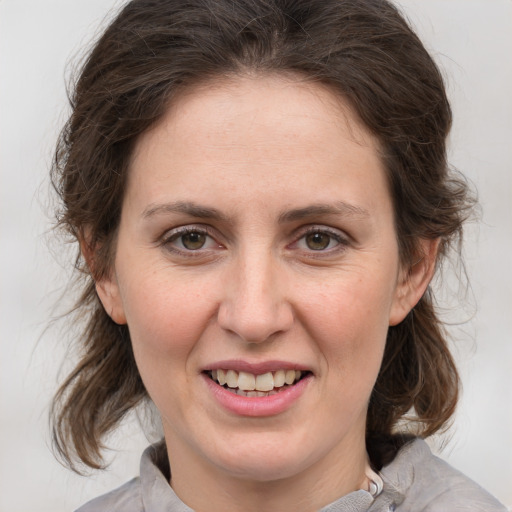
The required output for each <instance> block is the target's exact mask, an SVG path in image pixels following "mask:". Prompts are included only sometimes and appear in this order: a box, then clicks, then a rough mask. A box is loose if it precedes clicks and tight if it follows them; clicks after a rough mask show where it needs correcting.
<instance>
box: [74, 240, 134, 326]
mask: <svg viewBox="0 0 512 512" xmlns="http://www.w3.org/2000/svg"><path fill="white" fill-rule="evenodd" d="M80 251H81V252H82V256H83V257H84V259H85V261H86V263H87V266H88V267H89V272H90V273H91V275H92V277H93V279H94V283H95V286H96V293H97V294H98V297H99V298H100V301H101V303H102V304H103V308H104V309H105V311H106V312H107V314H108V315H109V316H110V318H112V320H113V321H114V322H115V323H116V324H119V325H124V324H126V316H125V314H124V307H123V302H122V299H121V293H120V290H119V284H118V282H117V277H116V275H115V269H109V270H108V273H107V274H105V275H103V276H102V277H98V278H97V277H96V276H97V271H96V270H97V269H96V265H95V257H96V248H94V247H93V246H92V245H91V244H90V243H89V242H88V241H87V235H82V236H81V237H80Z"/></svg>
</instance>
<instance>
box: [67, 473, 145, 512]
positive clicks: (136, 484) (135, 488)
mask: <svg viewBox="0 0 512 512" xmlns="http://www.w3.org/2000/svg"><path fill="white" fill-rule="evenodd" d="M143 511H144V507H143V504H142V494H141V485H140V479H139V478H134V479H133V480H130V481H129V482H127V483H125V484H124V485H123V486H121V487H119V488H117V489H115V490H113V491H111V492H109V493H108V494H104V495H103V496H99V497H98V498H95V499H93V500H92V501H89V502H88V503H86V504H85V505H83V506H82V507H80V508H79V509H78V510H77V511H76V512H143Z"/></svg>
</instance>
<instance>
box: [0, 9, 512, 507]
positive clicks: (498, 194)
mask: <svg viewBox="0 0 512 512" xmlns="http://www.w3.org/2000/svg"><path fill="white" fill-rule="evenodd" d="M116 3H117V5H119V4H120V2H113V1H112V0H45V1H41V0H0V144H1V146H0V158H1V161H0V162H1V178H0V180H1V181H0V187H1V188H0V235H1V242H0V243H1V247H0V279H1V282H0V350H1V352H0V434H1V435H0V512H7V511H9V512H26V511H28V510H37V511H39V512H45V511H48V512H50V511H51V512H55V511H61V510H62V511H65V510H72V509H74V508H75V507H77V506H78V505H79V504H81V503H83V502H84V501H86V500H88V499H90V498H92V497H94V496H96V495H98V494H99V493H102V492H105V491H107V490H109V489H111V488H113V487H114V486H117V485H119V484H121V483H122V482H124V481H125V480H127V479H128V478H130V477H132V476H133V475H135V474H136V473H137V471H138V469H137V465H138V458H139V454H140V452H141V450H142V449H143V447H144V446H145V445H146V440H145V438H144V437H143V436H142V435H141V434H140V433H139V429H138V427H137V425H134V424H129V425H126V426H125V427H124V428H123V429H122V430H121V431H120V433H119V435H117V436H116V438H115V439H114V440H113V444H114V446H115V447H116V448H117V450H118V451H117V454H116V458H115V462H114V463H113V464H112V466H111V468H110V470H109V471H108V472H106V473H100V474H96V475H94V476H93V477H92V478H89V479H84V478H81V477H78V476H75V475H74V474H72V473H71V472H69V471H67V470H65V469H64V468H62V467H61V466H59V465H58V464H57V463H56V462H55V460H54V459H53V457H52V455H51V453H50V450H49V448H48V445H49V441H48V440H49V435H48V427H47V411H48V403H49V400H50V396H51V394H52V392H53V391H54V389H55V387H56V382H57V378H58V370H59V367H60V364H61V361H62V359H63V357H64V341H65V339H66V335H67V331H68V330H69V327H65V328H64V329H62V328H61V329H60V330H59V329H57V328H54V327H53V328H51V329H50V330H48V331H46V332H45V327H46V326H47V325H48V320H49V318H50V317H51V316H52V315H54V314H55V309H54V307H53V306H54V304H55V303H56V302H57V301H58V299H59V296H60V294H61V293H62V291H63V287H64V285H65V283H66V281H67V279H68V276H69V272H70V269H69V262H70V257H69V254H67V253H66V251H67V250H68V249H66V248H65V247H64V246H63V245H61V244H60V243H59V242H58V241H57V242H56V241H51V240H52V239H51V236H50V238H49V239H48V236H47V235H46V232H47V231H48V230H49V228H50V225H51V222H50V220H49V217H48V211H50V212H51V205H50V204H49V200H48V198H47V197H48V191H49V184H48V180H47V174H48V168H49V164H50V161H51V153H52V146H53V144H54V141H55V139H56V134H57V132H58V130H59V128H60V126H61V125H62V122H63V120H64V119H65V117H66V113H67V106H66V96H65V88H64V69H65V67H66V63H67V62H68V61H69V59H70V58H71V57H73V55H76V54H77V53H78V52H79V50H80V49H81V48H82V47H83V45H84V44H88V43H89V42H90V41H91V40H92V37H93V35H94V34H95V33H97V32H98V26H99V23H100V22H101V20H102V19H103V18H104V17H105V15H106V14H107V13H108V12H109V11H110V9H111V8H112V6H113V5H115V4H116ZM401 5H402V6H403V7H404V9H405V11H406V13H407V14H408V16H409V17H410V19H411V21H412V23H413V24H414V25H415V27H416V28H417V30H418V31H419V33H420V35H421V36H422V38H423V39H424V41H426V44H427V46H428V48H430V49H431V51H432V52H433V54H434V55H435V58H436V59H437V61H438V62H439V63H440V65H441V66H442V68H443V69H444V73H445V76H446V79H447V82H448V89H449V93H450V96H451V99H452V102H453V108H454V113H455V126H454V132H453V135H452V137H451V146H450V148H451V149H450V151H451V152H450V155H451V162H452V163H453V164H454V165H455V166H457V167H458V168H460V169H461V170H463V171H464V172H465V173H466V174H467V176H468V177H470V179H471V180H473V182H474V183H475V184H476V187H477V189H478V191H479V195H480V200H481V204H482V207H483V222H482V223H480V225H479V226H478V227H477V226H476V225H472V226H470V229H469V230H468V239H467V250H466V261H467V266H468V272H469V276H470V280H471V283H472V289H471V290H469V291H468V292H467V293H465V294H464V290H462V292H461V291H459V293H458V294H457V293H456V294H455V298H453V297H452V298H449V297H448V299H447V302H444V306H449V307H450V308H451V312H450V313H449V314H448V316H447V318H449V319H450V320H451V321H455V322H460V321H463V320H467V322H466V323H464V324H463V325H458V326H454V327H453V328H452V329H451V332H452V334H453V337H454V339H455V351H456V354H457V358H458V361H459V365H460V368H461V371H462V376H463V382H464V395H463V398H462V402H461V406H460V409H459V412H458V414H457V418H456V422H455V426H454V428H453V429H452V430H451V433H450V436H448V437H446V436H445V437H444V438H442V439H441V440H437V441H436V442H435V443H434V445H435V446H437V447H439V446H440V444H441V442H442V441H446V440H447V439H448V438H449V437H451V440H450V441H449V442H448V444H447V446H446V447H445V449H444V451H443V452H442V456H443V457H444V458H446V459H447V460H449V461H450V462H451V463H452V464H453V465H455V466H456V467H458V468H460V469H462V470H463V471H464V472H465V473H466V474H468V475H469V476H471V477H472V478H474V479H475V480H477V481H478V482H480V483H481V485H483V486H484V487H486V488H488V489H489V490H490V491H491V492H493V493H494V494H495V495H497V496H498V497H499V498H500V499H501V500H502V501H503V502H504V503H505V504H507V505H509V506H512V376H511V375H512V343H511V341H512V340H511V338H512V336H511V333H512V308H511V303H512V301H511V296H512V291H511V290H512V270H511V268H512V265H511V263H512V261H511V254H512V172H511V165H512V164H511V162H512V142H511V141H512V122H511V119H512V94H511V92H510V91H512V57H511V53H512V2H511V1H510V0H421V1H420V0H402V1H401ZM48 240H50V242H49V241H48ZM48 246H50V248H51V249H52V250H53V252H54V253H55V254H54V256H56V257H54V256H52V255H50V253H49V250H48ZM65 265H68V266H67V267H66V266H65ZM450 282H451V283H453V282H454V281H453V280H451V281H450ZM451 287H452V288H454V289H456V288H457V287H456V286H451ZM455 291H457V290H455ZM461 300H462V303H463V304H464V307H462V306H461ZM58 311H62V310H58Z"/></svg>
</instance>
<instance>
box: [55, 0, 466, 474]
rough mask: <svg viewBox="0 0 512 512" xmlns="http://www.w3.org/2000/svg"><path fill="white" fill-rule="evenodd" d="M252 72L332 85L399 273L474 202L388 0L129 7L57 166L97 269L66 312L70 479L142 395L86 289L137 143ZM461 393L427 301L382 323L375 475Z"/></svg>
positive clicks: (142, 1) (417, 44) (371, 416)
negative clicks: (344, 104)
mask: <svg viewBox="0 0 512 512" xmlns="http://www.w3.org/2000/svg"><path fill="white" fill-rule="evenodd" d="M246 72H256V73H263V74H264V73H274V74H275V73H293V74H296V75H299V76H301V77H303V78H305V79H307V80H310V81H313V82H317V83H322V84H326V85H328V86H329V87H330V88H331V90H333V91H334V92H335V93H336V94H338V95H340V96H341V97H343V98H344V99H345V101H348V102H349V104H350V105H351V107H352V108H353V110H354V112H356V114H357V115H358V116H359V118H360V119H361V120H362V122H363V123H364V125H365V126H366V127H367V129H368V130H369V131H370V132H371V133H372V134H374V136H375V137H377V139H378V140H379V141H380V146H381V150H382V159H383V162H384V164H385V167H386V171H387V175H388V180H389V184H390V190H391V195H392V199H393V204H394V210H395V219H396V221H395V222H396V232H397V237H398V243H399V251H400V258H401V261H402V263H403V264H404V265H412V263H413V261H414V260H415V258H417V256H418V243H417V242H418V240H420V239H438V238H439V239H440V250H439V256H438V258H439V259H438V264H439V263H440V262H441V261H442V259H443V258H444V256H445V255H446V253H447V251H448V249H449V247H450V246H452V245H454V244H457V243H458V241H459V240H460V237H461V234H462V223H463V221H464V220H465V218H466V216H467V214H468V212H469V209H470V207H471V198H470V195H469V194H468V190H467V186H466V183H465V181H464V180H463V179H462V178H461V177H460V176H458V175H457V174H455V173H454V172H453V171H451V170H450V168H449V166H448V164H447V158H446V138H447V135H448V133H449V130H450V126H451V121H452V117H451V110H450V105H449V102H448V99H447V96H446V92H445V87H444V83H443V79H442V76H441V73H440V71H439V69H438V67H437V66H436V64H435V63H434V61H433V59H432V58H431V56H430V55H429V54H428V52H427V51H426V49H425V47H424V46H423V44H422V43H421V41H420V40H419V39H418V37H417V36H416V34H415V33H414V32H413V30H412V29H411V28H410V26H409V25H408V23H407V21H406V20H405V19H404V17H403V16H402V15H401V13H400V12H399V10H398V9H397V8H396V7H395V6H394V5H393V4H392V3H390V2H388V1H385V0H322V1H318V0H237V1H233V0H133V1H131V2H129V3H128V4H127V5H126V6H125V7H124V8H122V10H120V11H119V13H118V14H117V17H115V19H114V20H113V21H112V22H111V24H110V25H109V26H108V27H107V28H106V30H105V32H104V33H103V35H101V37H100V38H99V40H98V41H97V43H96V44H95V46H94V48H93V49H92V51H91V53H90V54H89V56H88V57H87V59H86V60H85V62H84V64H83V66H82V69H81V70H80V72H79V74H78V77H77V79H76V81H75V83H74V86H73V89H72V91H71V94H70V101H71V107H72V114H71V116H70V118H69V120H68V122H67V124H66V125H65V127H64V129H63V131H62V133H61V136H60V138H59V142H58V146H57V149H56V153H55V159H54V164H53V167H52V180H53V183H54V186H55V188H56V190H57V192H58V194H59V195H60V197H61V199H62V203H61V204H62V209H61V211H60V214H59V220H58V225H59V226H60V227H61V228H63V229H65V230H66V231H67V232H68V233H69V234H70V235H71V237H72V238H73V239H74V240H78V241H79V242H80V241H82V242H83V243H85V242H84V240H87V243H88V244H89V247H90V249H91V250H92V252H93V254H94V264H93V265H92V266H93V267H94V268H93V269H90V268H88V267H87V265H86V263H85V261H84V260H83V258H82V256H81V255H80V253H79V254H78V255H77V259H76V268H77V270H78V271H79V274H80V275H81V277H82V280H81V281H80V283H81V284H80V286H81V287H82V288H81V290H82V293H81V296H80V298H79V300H78V303H77V305H76V310H75V311H76V312H78V314H79V315H80V316H81V318H82V320H83V321H84V322H85V323H84V328H83V329H82V331H81V336H80V337H79V339H77V340H75V341H76V343H77V347H78V354H79V356H78V362H77V365H76V367H75V369H74V370H73V371H72V372H71V374H70V375H69V376H68V377H67V379H66V380H65V381H64V382H63V384H62V385H61V387H60V389H59V390H58V392H57V394H56V396H55V398H54V402H53V407H52V413H51V415H52V426H53V427H52V428H53V439H54V444H55V447H56V451H57V452H58V454H60V456H61V457H62V458H63V459H64V460H65V461H66V462H67V463H68V464H69V465H70V466H71V467H73V468H74V469H76V468H77V465H76V463H77V462H81V463H83V464H85V465H87V466H90V467H92V468H100V467H102V466H103V459H102V449H103V447H104V444H103V443H104V438H105V436H106V435H107V434H108V433H109V432H111V431H113V430H114V429H115V427H116V426H117V425H118V424H119V423H120V421H121V420H122V418H123V417H124V416H125V415H126V414H127V413H128V412H129V411H130V410H132V409H133V408H135V407H136V406H137V405H138V404H139V403H141V402H143V401H144V400H145V399H146V398H147V393H146V390H145V388H144V385H143V383H142V380H141V378H140V376H139V373H138V370H137V366H136V364H135V360H134V356H133V352H132V347H131V343H130V335H129V332H128V328H127V326H119V325H117V324H115V323H114V322H113V321H112V320H111V319H110V317H109V316H108V315H107V313H106V312H105V311H104V309H103V307H102V305H101V303H100V301H99V299H98V296H97V294H96V291H95V286H94V282H95V280H97V279H101V278H102V277H103V276H105V275H106V274H107V273H108V272H109V270H110V269H111V265H112V261H113V255H114V253H115V248H116V233H117V229H118V225H119V220H120V213H121V204H122V200H123V193H124V189H125V183H126V178H127V169H128V164H129V162H130V158H131V154H132V149H133V147H134V143H135V141H136V140H137V138H138V136H140V134H142V133H144V132H145V131H146V130H147V129H148V128H149V127H151V126H152V125H153V124H154V123H155V122H157V121H158V120H159V119H160V118H161V117H162V116H163V114H164V113H165V112H166V110H167V109H168V107H169V104H170V102H172V100H173V97H175V96H176V95H177V94H178V93H179V92H180V91H182V90H184V89H186V88H187V87H191V86H193V85H196V84H197V83H199V82H207V81H209V80H212V81H215V80H216V79H219V78H221V77H224V76H232V75H237V74H243V73H246ZM86 233H87V236H85V234H86ZM458 389H459V379H458V374H457V370H456V368H455V365H454V361H453V359H452V356H451V354H450V351H449V349H448V346H447V340H446V335H445V333H444V331H443V326H442V323H441V322H440V320H439V318H438V316H437V314H436V311H435V307H434V300H433V297H432V293H431V291H430V290H428V291H427V293H425V295H424V296H423V297H422V299H421V300H420V301H419V303H418V305H417V306H416V307H415V308H414V310H413V311H412V312H411V313H410V314H409V315H408V316H407V318H406V319H405V320H404V321H403V322H402V323H400V324H399V325H397V326H394V327H390V328H389V332H388V336H387V343H386V349H385V354H384V359H383V363H382V368H381V370H380V373H379V376H378V378H377V382H376V385H375V388H374V391H373V393H372V396H371V400H370V403H369V409H368V417H367V445H368V448H369V451H370V455H371V458H372V461H373V463H374V465H375V466H381V465H382V464H384V463H385V462H386V460H388V459H389V457H386V456H385V455H382V453H384V451H385V450H384V451H383V450H380V451H379V449H377V448H376V446H378V445H382V442H381V441H382V440H386V439H387V440H390V439H391V440H394V441H392V443H395V444H396V439H398V438H397V437H393V435H394V434H396V433H397V431H398V427H397V425H398V424H399V423H400V422H401V420H402V421H403V419H404V417H409V416H411V415H410V413H411V412H412V413H413V414H412V421H414V422H415V423H416V424H417V429H416V433H417V434H418V435H421V436H429V435H431V434H433V433H434V432H436V431H438V430H440V429H442V428H443V427H444V426H445V425H446V424H447V422H448V420H449V419H450V417H451V415H452V414H453V411H454V409H455V406H456V403H457V396H458ZM408 415H409V416H408ZM379 440H380V441H379ZM384 444H385V443H384ZM388 444H389V443H388ZM379 454H380V455H379ZM391 456H392V455H391Z"/></svg>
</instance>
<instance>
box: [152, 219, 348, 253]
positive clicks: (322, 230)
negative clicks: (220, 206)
mask: <svg viewBox="0 0 512 512" xmlns="http://www.w3.org/2000/svg"><path fill="white" fill-rule="evenodd" d="M192 233H194V234H199V235H204V236H205V237H208V238H210V239H211V240H213V241H214V242H215V244H216V246H217V247H216V248H220V247H223V246H222V244H220V243H218V242H217V241H216V239H215V236H214V234H213V232H212V230H211V229H208V227H207V226H206V227H205V226H184V227H179V228H175V229H172V230H171V231H168V232H166V234H165V235H164V236H163V238H162V241H161V244H160V245H162V246H163V247H165V249H166V250H168V251H169V252H172V253H175V254H178V255H181V256H185V257H192V258H193V257H199V256H204V254H205V251H210V250H211V248H206V249H204V248H203V247H200V248H198V249H196V250H194V249H187V248H179V247H176V246H174V245H173V242H175V241H177V240H179V239H180V238H181V237H183V236H186V235H188V234H192ZM314 234H320V235H327V236H328V237H329V238H330V239H331V240H334V241H335V242H336V245H335V246H334V247H331V248H327V249H318V250H315V249H308V248H303V249H300V248H298V249H299V250H301V251H302V252H304V253H308V255H310V256H314V257H316V258H319V257H322V256H324V255H327V254H329V255H330V254H333V253H335V252H340V251H344V250H345V249H346V247H347V246H348V245H349V240H348V239H347V237H344V236H342V235H341V234H340V232H339V231H337V230H333V229H330V228H328V227H326V226H321V227H320V226H310V227H307V228H306V229H304V230H302V231H299V232H297V234H296V237H295V241H294V242H292V243H291V244H290V245H288V246H287V247H289V248H292V249H293V248H294V246H297V245H298V244H299V243H300V242H301V241H302V240H305V239H306V237H307V236H308V235H314ZM210 243H211V242H210ZM330 243H331V242H330V241H329V244H330Z"/></svg>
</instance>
